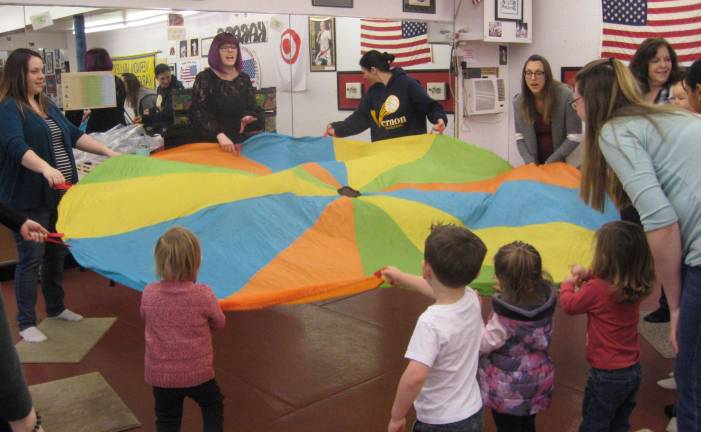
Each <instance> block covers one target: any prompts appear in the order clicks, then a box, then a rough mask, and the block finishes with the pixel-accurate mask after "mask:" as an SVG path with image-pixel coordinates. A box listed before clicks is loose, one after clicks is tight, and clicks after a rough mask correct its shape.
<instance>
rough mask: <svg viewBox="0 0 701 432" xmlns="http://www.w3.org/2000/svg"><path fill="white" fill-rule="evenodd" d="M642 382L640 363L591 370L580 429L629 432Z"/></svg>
mask: <svg viewBox="0 0 701 432" xmlns="http://www.w3.org/2000/svg"><path fill="white" fill-rule="evenodd" d="M641 381H642V372H641V369H640V364H635V365H633V366H630V367H627V368H623V369H613V370H605V369H596V368H591V369H589V379H588V380H587V388H586V389H585V390H584V401H583V402H582V424H581V425H580V426H579V432H599V431H610V432H619V431H621V432H623V431H625V432H627V431H628V430H629V429H630V423H629V421H628V419H629V418H630V414H631V413H632V412H633V408H635V397H636V396H637V394H638V389H639V388H640V382H641Z"/></svg>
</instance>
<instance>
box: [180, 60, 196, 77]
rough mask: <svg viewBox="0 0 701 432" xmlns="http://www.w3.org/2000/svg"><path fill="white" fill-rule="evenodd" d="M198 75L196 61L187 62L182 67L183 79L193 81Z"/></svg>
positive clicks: (181, 74) (181, 75)
mask: <svg viewBox="0 0 701 432" xmlns="http://www.w3.org/2000/svg"><path fill="white" fill-rule="evenodd" d="M196 76H197V64H196V63H195V62H187V63H184V64H183V65H182V68H181V69H180V79H181V80H183V81H192V80H194V79H195V77H196Z"/></svg>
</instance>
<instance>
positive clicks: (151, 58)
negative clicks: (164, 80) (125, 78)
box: [112, 52, 156, 89]
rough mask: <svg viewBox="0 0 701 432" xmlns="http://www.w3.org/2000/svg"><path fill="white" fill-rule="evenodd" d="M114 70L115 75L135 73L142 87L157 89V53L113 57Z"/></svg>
mask: <svg viewBox="0 0 701 432" xmlns="http://www.w3.org/2000/svg"><path fill="white" fill-rule="evenodd" d="M112 65H113V68H112V70H113V71H114V74H115V75H121V74H123V73H126V72H130V73H133V74H134V75H136V77H137V78H139V82H140V83H141V85H142V86H144V87H146V88H148V89H155V88H156V53H155V52H150V53H143V54H135V55H130V56H123V57H112Z"/></svg>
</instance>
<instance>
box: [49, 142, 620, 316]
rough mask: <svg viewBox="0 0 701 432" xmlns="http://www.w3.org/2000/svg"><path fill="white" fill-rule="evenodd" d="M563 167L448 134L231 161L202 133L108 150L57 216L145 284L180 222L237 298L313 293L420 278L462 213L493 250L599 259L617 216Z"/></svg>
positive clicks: (87, 253) (246, 302)
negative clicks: (197, 137) (439, 237)
mask: <svg viewBox="0 0 701 432" xmlns="http://www.w3.org/2000/svg"><path fill="white" fill-rule="evenodd" d="M578 185H579V173H578V171H577V170H575V169H574V168H572V167H569V166H567V165H565V164H553V165H547V166H540V167H536V166H533V165H530V166H525V167H520V168H516V169H512V167H511V166H510V165H509V164H508V163H507V162H505V161H504V160H502V159H500V158H499V157H497V156H496V155H494V154H493V153H491V152H489V151H487V150H484V149H480V148H478V147H475V146H473V145H469V144H466V143H464V142H461V141H458V140H456V139H454V138H451V137H448V136H439V135H421V136H414V137H406V138H398V139H392V140H387V141H382V142H376V143H364V142H357V141H351V140H347V139H339V138H334V139H332V138H318V137H316V138H311V137H306V138H292V137H288V136H283V135H275V134H261V135H259V136H255V137H253V138H251V139H249V140H248V141H246V143H245V144H244V149H243V153H242V155H241V156H239V157H237V156H234V155H231V154H228V153H224V152H221V151H220V150H219V149H218V146H217V145H215V144H192V145H187V146H183V147H179V148H176V149H173V150H169V151H165V152H161V153H159V154H158V156H156V157H150V158H148V157H141V156H132V155H124V156H120V157H117V158H113V159H110V160H108V161H106V162H104V163H102V164H101V165H99V166H98V167H96V168H95V169H94V170H93V172H91V173H90V174H89V175H88V176H86V177H85V178H84V179H83V180H82V181H81V182H80V183H79V184H77V185H76V186H74V187H72V188H71V189H70V190H69V191H68V193H67V194H66V195H65V196H64V198H63V200H62V202H61V206H60V208H59V227H58V229H59V230H60V231H61V232H64V233H65V234H66V236H67V237H66V238H67V240H68V241H69V242H70V243H71V245H72V248H71V251H72V253H73V255H74V256H75V258H76V259H77V260H78V262H79V263H80V264H81V265H82V266H84V267H87V268H90V269H93V270H95V271H97V272H98V273H101V274H103V275H104V276H106V277H108V278H110V279H113V280H116V281H118V282H120V283H122V284H125V285H127V286H130V287H132V288H135V289H143V288H144V286H145V285H146V284H147V283H149V282H151V281H154V280H155V272H154V265H153V249H154V245H155V244H156V240H157V239H158V237H159V236H160V235H161V234H163V233H164V232H165V231H166V230H167V229H168V228H170V227H171V226H173V225H180V226H185V227H187V228H189V229H191V230H192V231H194V232H195V233H196V234H197V235H198V237H199V238H200V240H201V242H202V248H203V261H202V268H201V269H200V274H199V278H198V280H199V281H200V282H203V283H207V284H209V285H210V286H211V287H212V288H213V290H214V291H215V293H216V295H217V297H218V298H219V299H220V301H221V305H222V307H223V308H224V309H227V310H237V309H251V308H258V307H265V306H269V305H274V304H281V303H299V302H310V301H317V300H320V299H324V298H330V297H334V296H339V295H346V294H352V293H356V292H360V291H364V290H368V289H372V288H375V287H377V286H379V285H380V284H381V280H380V278H378V277H377V276H375V275H374V273H375V272H376V271H377V270H378V269H379V268H381V267H383V266H385V265H395V266H397V267H399V268H401V269H403V270H405V271H409V272H412V273H414V274H420V265H421V261H422V256H423V254H422V250H423V243H424V240H425V238H426V236H427V235H428V233H429V230H430V227H431V224H433V223H436V222H450V223H456V224H460V225H464V226H467V227H469V228H470V229H472V230H473V231H474V232H475V233H477V235H479V236H480V237H481V238H482V239H483V240H484V241H485V243H486V244H487V246H488V250H489V252H488V256H487V259H486V260H485V263H484V266H483V269H482V273H481V275H480V277H479V279H478V280H477V281H476V282H475V283H474V284H472V286H473V287H476V288H478V289H482V290H488V289H489V288H490V287H491V286H492V285H493V282H494V281H493V272H492V267H491V260H492V256H493V254H494V253H495V252H496V250H497V249H498V248H499V247H500V246H501V245H503V244H506V243H508V242H511V241H513V240H517V239H518V240H523V241H526V242H529V243H531V244H533V245H534V246H535V247H536V248H537V249H538V250H539V251H540V252H541V254H542V256H543V260H544V265H545V268H546V270H547V271H549V272H550V273H551V275H552V276H553V277H554V278H555V279H556V280H560V279H562V278H563V277H564V276H565V275H566V274H567V273H568V266H569V265H570V264H572V263H575V262H580V263H588V262H589V261H590V258H591V255H590V254H591V246H592V244H591V239H592V234H593V231H594V230H596V229H597V228H598V227H599V226H600V225H601V224H602V223H604V222H606V221H608V220H612V219H614V218H615V217H616V215H615V213H614V212H613V211H612V210H607V212H605V213H604V214H601V213H598V212H596V211H593V210H591V209H589V208H588V207H586V206H585V205H584V204H583V203H582V202H581V201H580V199H579V198H578V191H577V187H578Z"/></svg>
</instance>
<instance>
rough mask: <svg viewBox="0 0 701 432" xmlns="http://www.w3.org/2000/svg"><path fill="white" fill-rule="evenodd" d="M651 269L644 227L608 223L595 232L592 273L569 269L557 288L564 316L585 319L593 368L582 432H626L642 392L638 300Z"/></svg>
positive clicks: (648, 283) (648, 286)
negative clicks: (639, 393)
mask: <svg viewBox="0 0 701 432" xmlns="http://www.w3.org/2000/svg"><path fill="white" fill-rule="evenodd" d="M654 281H655V273H654V264H653V259H652V254H651V253H650V248H649V246H648V243H647V238H646V237H645V233H644V232H643V230H642V228H641V227H640V226H638V225H636V224H634V223H631V222H623V221H617V222H609V223H607V224H605V225H604V226H602V227H601V228H600V229H599V231H597V233H596V251H595V252H594V262H593V264H592V268H591V270H588V269H585V268H583V267H581V266H578V265H576V266H573V268H572V274H571V275H570V276H569V277H568V278H567V279H566V280H565V281H564V282H563V283H562V285H561V287H560V305H561V306H562V308H563V309H564V310H565V312H567V313H568V314H571V315H575V314H583V313H586V314H587V318H588V321H587V360H588V361H589V363H590V364H591V366H592V368H591V369H590V370H589V379H588V380H587V387H586V389H585V391H584V400H583V402H582V405H583V406H582V416H583V419H582V424H581V425H580V427H579V430H580V432H586V431H607V430H608V431H619V430H628V429H629V428H630V424H629V421H628V419H629V417H630V414H631V413H632V412H633V408H635V398H636V395H637V393H638V389H639V388H640V382H641V379H642V374H641V371H640V364H639V363H638V362H639V359H640V344H639V341H638V317H639V313H640V311H639V306H640V301H641V300H642V299H644V298H645V297H646V296H647V295H648V294H650V291H651V290H652V288H653V283H654Z"/></svg>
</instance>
